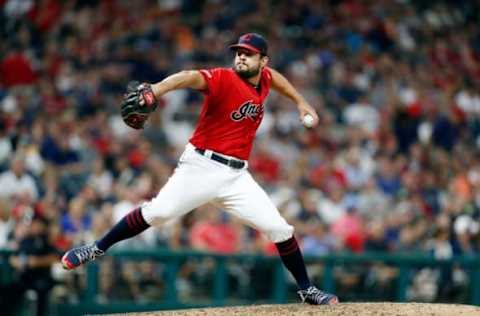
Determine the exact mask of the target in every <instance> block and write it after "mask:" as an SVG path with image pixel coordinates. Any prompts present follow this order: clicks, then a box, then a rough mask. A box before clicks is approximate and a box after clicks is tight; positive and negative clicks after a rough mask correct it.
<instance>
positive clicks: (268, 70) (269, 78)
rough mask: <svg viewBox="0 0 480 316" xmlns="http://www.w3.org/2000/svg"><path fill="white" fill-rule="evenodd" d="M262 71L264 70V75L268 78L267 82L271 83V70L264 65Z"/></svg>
mask: <svg viewBox="0 0 480 316" xmlns="http://www.w3.org/2000/svg"><path fill="white" fill-rule="evenodd" d="M263 71H264V72H265V77H266V78H267V80H268V84H269V85H271V84H272V72H271V71H270V68H268V67H265V68H263Z"/></svg>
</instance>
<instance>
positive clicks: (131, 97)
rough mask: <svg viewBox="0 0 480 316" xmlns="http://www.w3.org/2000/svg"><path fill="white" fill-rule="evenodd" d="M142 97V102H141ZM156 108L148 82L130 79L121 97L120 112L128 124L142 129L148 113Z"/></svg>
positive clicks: (155, 100) (155, 101) (153, 95)
mask: <svg viewBox="0 0 480 316" xmlns="http://www.w3.org/2000/svg"><path fill="white" fill-rule="evenodd" d="M142 99H143V102H141V101H142ZM156 108H157V99H156V98H155V94H154V93H153V91H152V87H151V85H150V84H148V83H139V82H138V81H131V82H129V83H128V86H127V93H126V94H125V96H124V97H123V101H122V107H121V114H122V119H123V121H124V122H125V124H127V125H128V126H130V127H132V128H134V129H142V128H144V127H145V122H146V121H147V120H148V117H149V115H150V113H152V112H153V111H155V109H156Z"/></svg>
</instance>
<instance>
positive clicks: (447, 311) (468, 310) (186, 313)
mask: <svg viewBox="0 0 480 316" xmlns="http://www.w3.org/2000/svg"><path fill="white" fill-rule="evenodd" d="M122 315H129V316H134V315H140V316H200V315H201V316H207V315H208V316H211V315H214V316H220V315H221V316H230V315H233V316H250V315H254V316H262V315H268V316H278V315H282V316H283V315H285V316H287V315H288V316H290V315H292V316H293V315H295V316H327V315H328V316H350V315H352V316H417V315H421V316H480V307H478V306H471V305H451V304H421V303H342V304H338V305H334V306H311V305H305V304H287V305H254V306H235V307H222V308H201V309H188V310H175V311H162V312H146V313H130V314H122Z"/></svg>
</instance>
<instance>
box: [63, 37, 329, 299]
mask: <svg viewBox="0 0 480 316" xmlns="http://www.w3.org/2000/svg"><path fill="white" fill-rule="evenodd" d="M230 48H231V49H232V50H234V51H235V58H234V64H233V67H232V68H213V69H202V70H188V71H181V72H179V73H176V74H173V75H171V76H169V77H167V78H165V79H164V80H162V81H161V82H158V83H155V84H152V85H149V89H150V91H151V92H150V94H149V95H145V94H143V96H145V99H142V102H144V103H143V104H151V101H152V99H156V100H158V99H159V98H160V97H161V96H162V95H164V94H165V93H167V92H169V91H172V90H176V89H184V88H190V89H196V90H199V91H201V92H202V93H203V94H204V95H205V100H204V103H203V107H202V111H201V114H200V118H199V120H198V123H197V126H196V129H195V131H194V133H193V136H192V137H191V138H190V141H189V143H188V144H187V146H186V148H185V151H184V153H183V154H182V156H181V157H180V159H179V163H178V167H177V168H176V169H175V171H174V173H173V175H172V176H171V177H170V178H169V180H168V182H167V183H166V184H165V186H164V187H163V188H162V189H161V190H160V192H159V193H158V195H157V196H156V197H155V198H153V199H152V200H151V201H148V202H146V203H144V204H143V205H142V206H141V207H139V208H137V209H135V210H133V211H132V212H131V213H129V214H128V215H126V216H125V217H124V218H123V219H122V220H121V221H120V222H118V223H117V224H116V225H115V226H114V227H113V228H112V229H111V230H110V231H109V232H108V233H107V234H106V235H105V236H104V237H103V238H101V239H100V240H97V241H96V242H94V243H92V244H90V245H85V246H82V247H78V248H74V249H72V250H70V251H68V252H66V253H65V255H64V256H63V258H62V263H63V266H64V267H65V268H66V269H75V268H76V267H78V266H80V265H81V264H83V263H86V262H88V261H91V260H94V259H95V258H96V257H98V256H101V255H103V254H104V253H105V251H106V250H107V249H108V248H109V247H110V246H111V245H113V244H114V243H116V242H118V241H121V240H124V239H127V238H131V237H133V236H135V235H137V234H139V233H141V232H143V231H144V230H146V229H148V228H149V227H150V226H153V225H155V226H159V225H161V224H163V223H165V222H166V221H168V220H171V219H173V218H177V217H180V216H182V215H184V214H186V213H188V212H190V211H191V210H193V209H195V208H197V207H199V206H201V205H203V204H206V203H209V202H215V203H216V204H220V205H221V206H222V208H223V209H225V210H226V211H227V212H229V213H230V214H232V215H233V216H236V217H238V218H239V219H241V220H242V221H243V222H245V223H247V224H249V225H250V226H252V227H253V228H256V229H257V230H259V231H261V232H262V233H264V234H265V235H266V236H267V237H268V239H269V240H270V241H272V242H273V243H275V245H276V248H277V250H278V252H279V255H280V257H281V259H282V262H283V263H284V265H285V267H286V268H287V269H288V270H289V271H290V272H291V273H292V275H293V276H294V278H295V280H296V281H297V284H298V287H299V290H298V294H299V296H300V298H301V300H302V302H306V303H309V304H314V305H326V304H336V303H337V302H338V298H337V297H336V296H335V295H333V294H329V293H326V292H323V291H320V290H319V289H318V288H316V287H315V286H313V285H312V284H311V282H310V280H309V277H308V275H307V272H306V268H305V264H304V260H303V256H302V253H301V252H300V248H299V246H298V243H297V241H296V239H295V236H294V235H293V231H294V228H293V227H292V226H291V225H289V224H288V223H287V222H286V220H285V219H284V218H283V217H282V216H281V215H280V213H279V211H278V209H277V208H276V207H275V205H274V204H273V203H272V201H271V200H270V198H269V197H268V196H267V194H266V193H265V191H264V190H263V189H262V188H261V187H260V186H259V185H258V183H257V182H256V181H255V180H254V179H253V177H252V176H251V174H250V173H249V172H248V169H247V167H248V158H249V156H250V152H251V150H252V145H253V140H254V138H255V134H256V131H257V129H258V127H259V125H260V123H261V121H262V118H263V114H264V103H265V99H266V98H267V96H268V94H269V92H270V88H273V89H275V90H276V91H278V92H279V93H281V94H282V95H284V96H286V97H288V98H289V99H291V100H292V101H293V102H294V103H295V104H296V105H297V108H298V111H299V113H300V118H301V119H304V118H305V117H306V116H311V117H310V118H309V119H310V122H309V126H311V127H315V126H316V125H317V124H318V116H317V114H316V112H315V110H314V109H313V108H312V106H310V104H308V102H307V101H306V100H305V98H303V97H302V96H301V95H300V94H299V93H298V92H297V90H296V89H295V88H294V87H293V86H292V85H291V84H290V82H289V81H288V80H287V79H286V78H285V77H284V76H283V75H281V74H280V73H279V72H278V71H276V70H274V69H272V68H270V67H268V66H267V64H268V61H269V57H268V44H267V41H266V40H265V39H264V38H263V37H262V36H261V35H259V34H256V33H247V34H245V35H242V36H241V37H240V38H239V40H238V43H236V44H235V45H232V46H230ZM147 85H148V84H147ZM152 94H153V95H152ZM145 102H146V103H145Z"/></svg>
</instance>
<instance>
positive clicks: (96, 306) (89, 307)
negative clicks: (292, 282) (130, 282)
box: [0, 249, 480, 315]
mask: <svg viewBox="0 0 480 316" xmlns="http://www.w3.org/2000/svg"><path fill="white" fill-rule="evenodd" d="M1 254H3V257H4V258H5V255H8V252H6V251H0V255H1ZM109 255H110V256H113V257H117V258H128V259H129V260H130V259H131V260H142V259H149V260H155V261H159V262H162V263H165V266H166V273H165V280H164V283H165V293H166V294H165V297H164V300H163V301H162V302H159V303H156V304H142V305H138V304H134V303H133V302H109V303H108V304H100V303H98V302H96V296H97V293H98V288H97V286H98V280H99V266H98V263H96V262H93V263H90V264H88V265H87V288H86V292H85V295H84V299H82V302H81V304H70V305H61V306H57V307H58V309H57V312H58V314H59V315H64V314H65V315H66V314H68V315H82V314H85V313H115V312H134V311H153V310H165V309H178V308H192V307H205V306H224V305H226V304H229V303H228V302H227V300H226V298H227V296H228V288H229V287H228V278H227V267H228V265H229V264H230V262H236V263H243V262H262V263H266V264H269V265H271V267H272V268H273V271H274V276H273V284H272V285H271V288H272V292H271V293H272V294H271V297H270V298H269V299H268V301H267V302H264V303H284V302H286V301H287V291H288V283H287V279H286V274H285V273H286V271H285V269H284V267H283V265H282V263H281V261H280V260H279V259H278V258H277V257H265V256H261V255H244V254H238V255H228V256H224V255H218V254H211V253H203V252H196V251H181V252H172V251H169V250H164V249H162V250H144V251H111V252H109ZM205 258H211V259H213V260H214V262H215V264H216V267H215V272H214V276H213V285H212V289H211V301H209V302H206V303H187V304H186V303H183V302H181V301H180V300H179V299H178V293H177V288H176V285H175V281H176V278H177V273H178V270H179V267H180V266H181V264H182V263H183V262H185V259H191V260H197V259H200V260H201V259H205ZM305 261H306V263H307V264H314V263H321V264H323V267H324V268H323V278H322V284H319V285H321V287H322V289H324V290H325V291H331V292H335V279H334V268H335V267H336V266H337V265H340V264H341V265H344V266H345V265H356V264H370V263H384V264H387V265H392V266H395V267H397V268H398V270H399V273H398V277H397V280H396V281H397V282H396V291H395V300H396V301H397V302H405V301H406V300H407V296H406V292H407V287H408V284H409V281H410V280H409V272H410V271H411V270H412V269H416V268H421V267H432V268H440V267H451V266H453V265H458V266H461V267H462V269H464V270H465V271H467V272H468V276H469V278H470V282H469V284H470V288H469V303H470V304H474V305H480V256H464V257H455V258H452V259H448V260H436V259H434V258H432V257H429V256H425V255H424V254H423V255H418V254H406V255H405V254H401V255H400V254H398V255H392V254H378V253H372V254H336V255H329V256H322V257H312V256H306V257H305ZM0 268H1V270H0V273H1V274H0V277H3V278H0V282H1V281H2V280H4V279H5V277H7V278H8V272H7V271H8V270H7V269H8V264H7V263H6V261H5V260H3V261H0ZM252 303H254V302H252Z"/></svg>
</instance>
